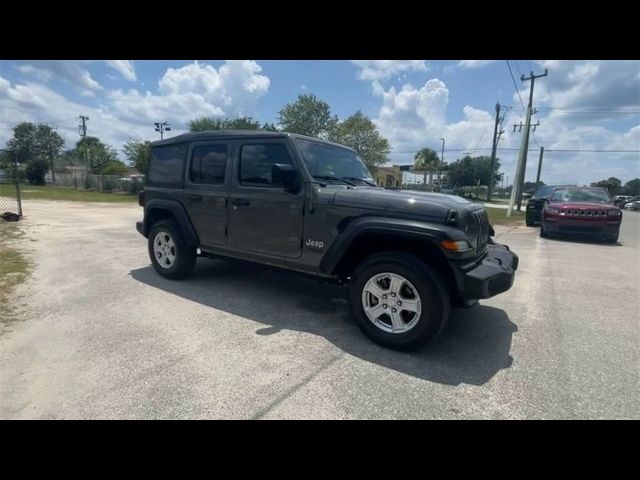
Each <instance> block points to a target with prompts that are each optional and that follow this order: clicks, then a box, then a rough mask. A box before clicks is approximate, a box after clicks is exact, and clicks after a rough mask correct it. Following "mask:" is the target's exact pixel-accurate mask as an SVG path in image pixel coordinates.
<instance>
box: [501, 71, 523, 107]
mask: <svg viewBox="0 0 640 480" xmlns="http://www.w3.org/2000/svg"><path fill="white" fill-rule="evenodd" d="M505 62H507V67H509V75H511V80H512V81H513V88H515V89H516V93H517V94H518V98H519V99H520V105H522V111H525V110H526V108H524V102H523V101H522V97H521V96H520V90H518V85H517V84H516V79H515V78H514V76H513V72H512V71H511V65H509V60H505Z"/></svg>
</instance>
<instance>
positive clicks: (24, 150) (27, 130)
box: [7, 122, 37, 163]
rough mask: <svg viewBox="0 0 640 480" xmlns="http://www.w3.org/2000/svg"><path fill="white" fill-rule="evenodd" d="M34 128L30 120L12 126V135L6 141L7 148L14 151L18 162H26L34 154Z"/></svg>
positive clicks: (35, 128)
mask: <svg viewBox="0 0 640 480" xmlns="http://www.w3.org/2000/svg"><path fill="white" fill-rule="evenodd" d="M36 130H37V127H36V125H35V124H33V123H31V122H22V123H19V124H18V125H16V126H15V127H13V137H12V138H11V139H10V140H9V141H8V142H7V148H9V149H11V150H13V151H14V152H15V153H16V156H17V161H18V163H27V162H28V161H29V160H30V159H31V158H33V157H34V156H35V143H36Z"/></svg>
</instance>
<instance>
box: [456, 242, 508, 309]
mask: <svg viewBox="0 0 640 480" xmlns="http://www.w3.org/2000/svg"><path fill="white" fill-rule="evenodd" d="M461 269H462V271H461V276H460V277H461V278H460V280H461V282H460V283H461V288H460V290H461V291H460V293H461V297H463V298H464V299H467V300H468V299H481V298H489V297H493V296H495V295H498V294H499V293H502V292H506V291H507V290H509V289H510V288H511V286H512V285H513V281H514V279H515V276H516V270H517V269H518V256H517V255H516V254H515V253H513V252H512V251H511V250H509V247H507V246H506V245H501V244H499V243H494V244H492V245H488V246H487V255H486V256H485V257H484V258H483V259H482V260H481V261H480V262H479V263H476V264H474V265H473V264H472V265H468V266H466V267H461Z"/></svg>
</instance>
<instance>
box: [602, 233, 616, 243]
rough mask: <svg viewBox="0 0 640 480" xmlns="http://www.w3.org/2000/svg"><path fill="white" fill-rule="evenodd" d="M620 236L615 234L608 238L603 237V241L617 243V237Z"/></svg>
mask: <svg viewBox="0 0 640 480" xmlns="http://www.w3.org/2000/svg"><path fill="white" fill-rule="evenodd" d="M619 235H620V232H616V234H615V235H610V236H608V237H605V239H604V241H605V242H607V243H618V236H619Z"/></svg>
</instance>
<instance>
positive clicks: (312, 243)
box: [305, 239, 324, 249]
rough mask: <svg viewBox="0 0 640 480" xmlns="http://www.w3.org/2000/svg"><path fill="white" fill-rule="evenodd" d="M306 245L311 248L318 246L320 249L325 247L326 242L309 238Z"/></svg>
mask: <svg viewBox="0 0 640 480" xmlns="http://www.w3.org/2000/svg"><path fill="white" fill-rule="evenodd" d="M305 245H306V246H307V247H309V248H318V249H322V248H323V247H324V242H321V241H319V240H311V239H309V240H307V243H305Z"/></svg>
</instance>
